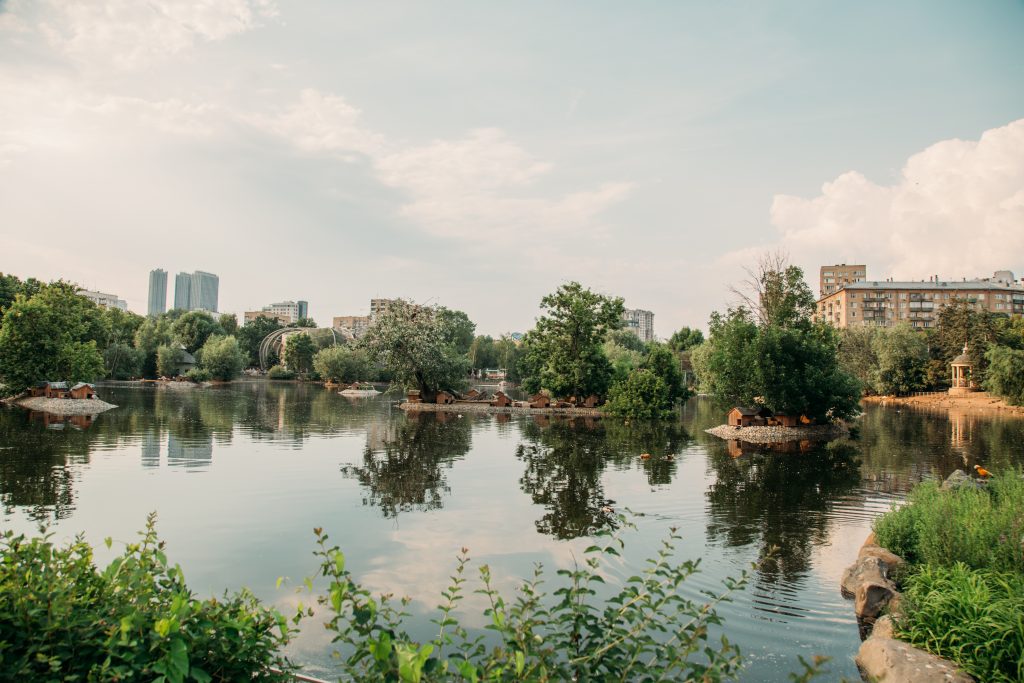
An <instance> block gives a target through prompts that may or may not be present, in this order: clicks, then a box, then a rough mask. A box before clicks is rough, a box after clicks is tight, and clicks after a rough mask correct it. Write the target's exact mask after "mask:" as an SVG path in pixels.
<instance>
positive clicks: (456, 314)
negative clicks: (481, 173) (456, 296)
mask: <svg viewBox="0 0 1024 683" xmlns="http://www.w3.org/2000/svg"><path fill="white" fill-rule="evenodd" d="M437 315H438V316H439V317H440V318H441V324H442V326H443V327H444V330H445V342H447V343H449V344H451V345H452V346H453V347H454V348H455V350H456V351H458V352H459V353H469V347H470V345H472V343H473V333H474V332H475V331H476V323H474V322H473V321H472V320H470V319H469V316H468V315H466V314H465V313H463V312H462V311H453V310H451V309H449V308H445V307H444V306H438V307H437Z"/></svg>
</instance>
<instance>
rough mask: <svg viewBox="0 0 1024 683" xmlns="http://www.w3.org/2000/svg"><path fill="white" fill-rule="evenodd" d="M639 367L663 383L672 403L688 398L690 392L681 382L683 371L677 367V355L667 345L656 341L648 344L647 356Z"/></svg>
mask: <svg viewBox="0 0 1024 683" xmlns="http://www.w3.org/2000/svg"><path fill="white" fill-rule="evenodd" d="M640 367H642V368H646V369H648V370H650V371H651V372H653V373H654V375H655V376H656V377H658V378H660V379H661V380H662V381H663V382H664V383H665V387H666V388H667V389H668V397H669V400H670V401H671V402H672V403H673V404H674V403H675V402H676V401H681V400H686V399H687V398H689V395H690V392H689V390H688V389H687V388H686V386H685V385H684V384H683V373H682V371H681V370H680V369H679V356H678V355H676V354H675V353H673V352H672V351H671V350H670V349H669V347H668V345H666V344H661V343H658V342H654V343H652V344H650V349H649V351H648V352H647V358H645V359H644V361H643V363H642V364H641V366H640Z"/></svg>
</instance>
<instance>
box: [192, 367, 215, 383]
mask: <svg viewBox="0 0 1024 683" xmlns="http://www.w3.org/2000/svg"><path fill="white" fill-rule="evenodd" d="M185 377H186V378H188V379H189V380H191V381H193V382H195V383H197V384H199V383H201V382H209V381H210V378H211V377H212V375H211V374H210V371H209V370H207V369H206V368H192V369H191V370H189V371H188V372H186V373H185Z"/></svg>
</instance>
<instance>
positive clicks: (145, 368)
mask: <svg viewBox="0 0 1024 683" xmlns="http://www.w3.org/2000/svg"><path fill="white" fill-rule="evenodd" d="M172 324H173V323H172V322H171V319H170V318H169V317H168V316H160V317H156V318H147V319H146V320H145V321H143V323H142V325H140V326H139V329H138V330H136V331H135V348H136V349H138V350H139V352H140V353H141V354H142V375H143V377H149V378H153V377H156V376H158V375H159V370H158V368H157V360H158V358H157V352H158V350H159V348H160V347H161V346H170V345H171V344H172V343H173V342H174V332H173V330H172V329H171V328H172Z"/></svg>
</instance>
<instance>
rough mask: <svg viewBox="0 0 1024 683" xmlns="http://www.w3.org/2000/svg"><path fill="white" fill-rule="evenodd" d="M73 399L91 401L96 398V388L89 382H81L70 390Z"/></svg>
mask: <svg viewBox="0 0 1024 683" xmlns="http://www.w3.org/2000/svg"><path fill="white" fill-rule="evenodd" d="M70 393H71V398H77V399H91V398H96V387H94V386H93V385H91V384H89V383H88V382H79V383H78V384H76V385H75V386H73V387H71V390H70Z"/></svg>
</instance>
